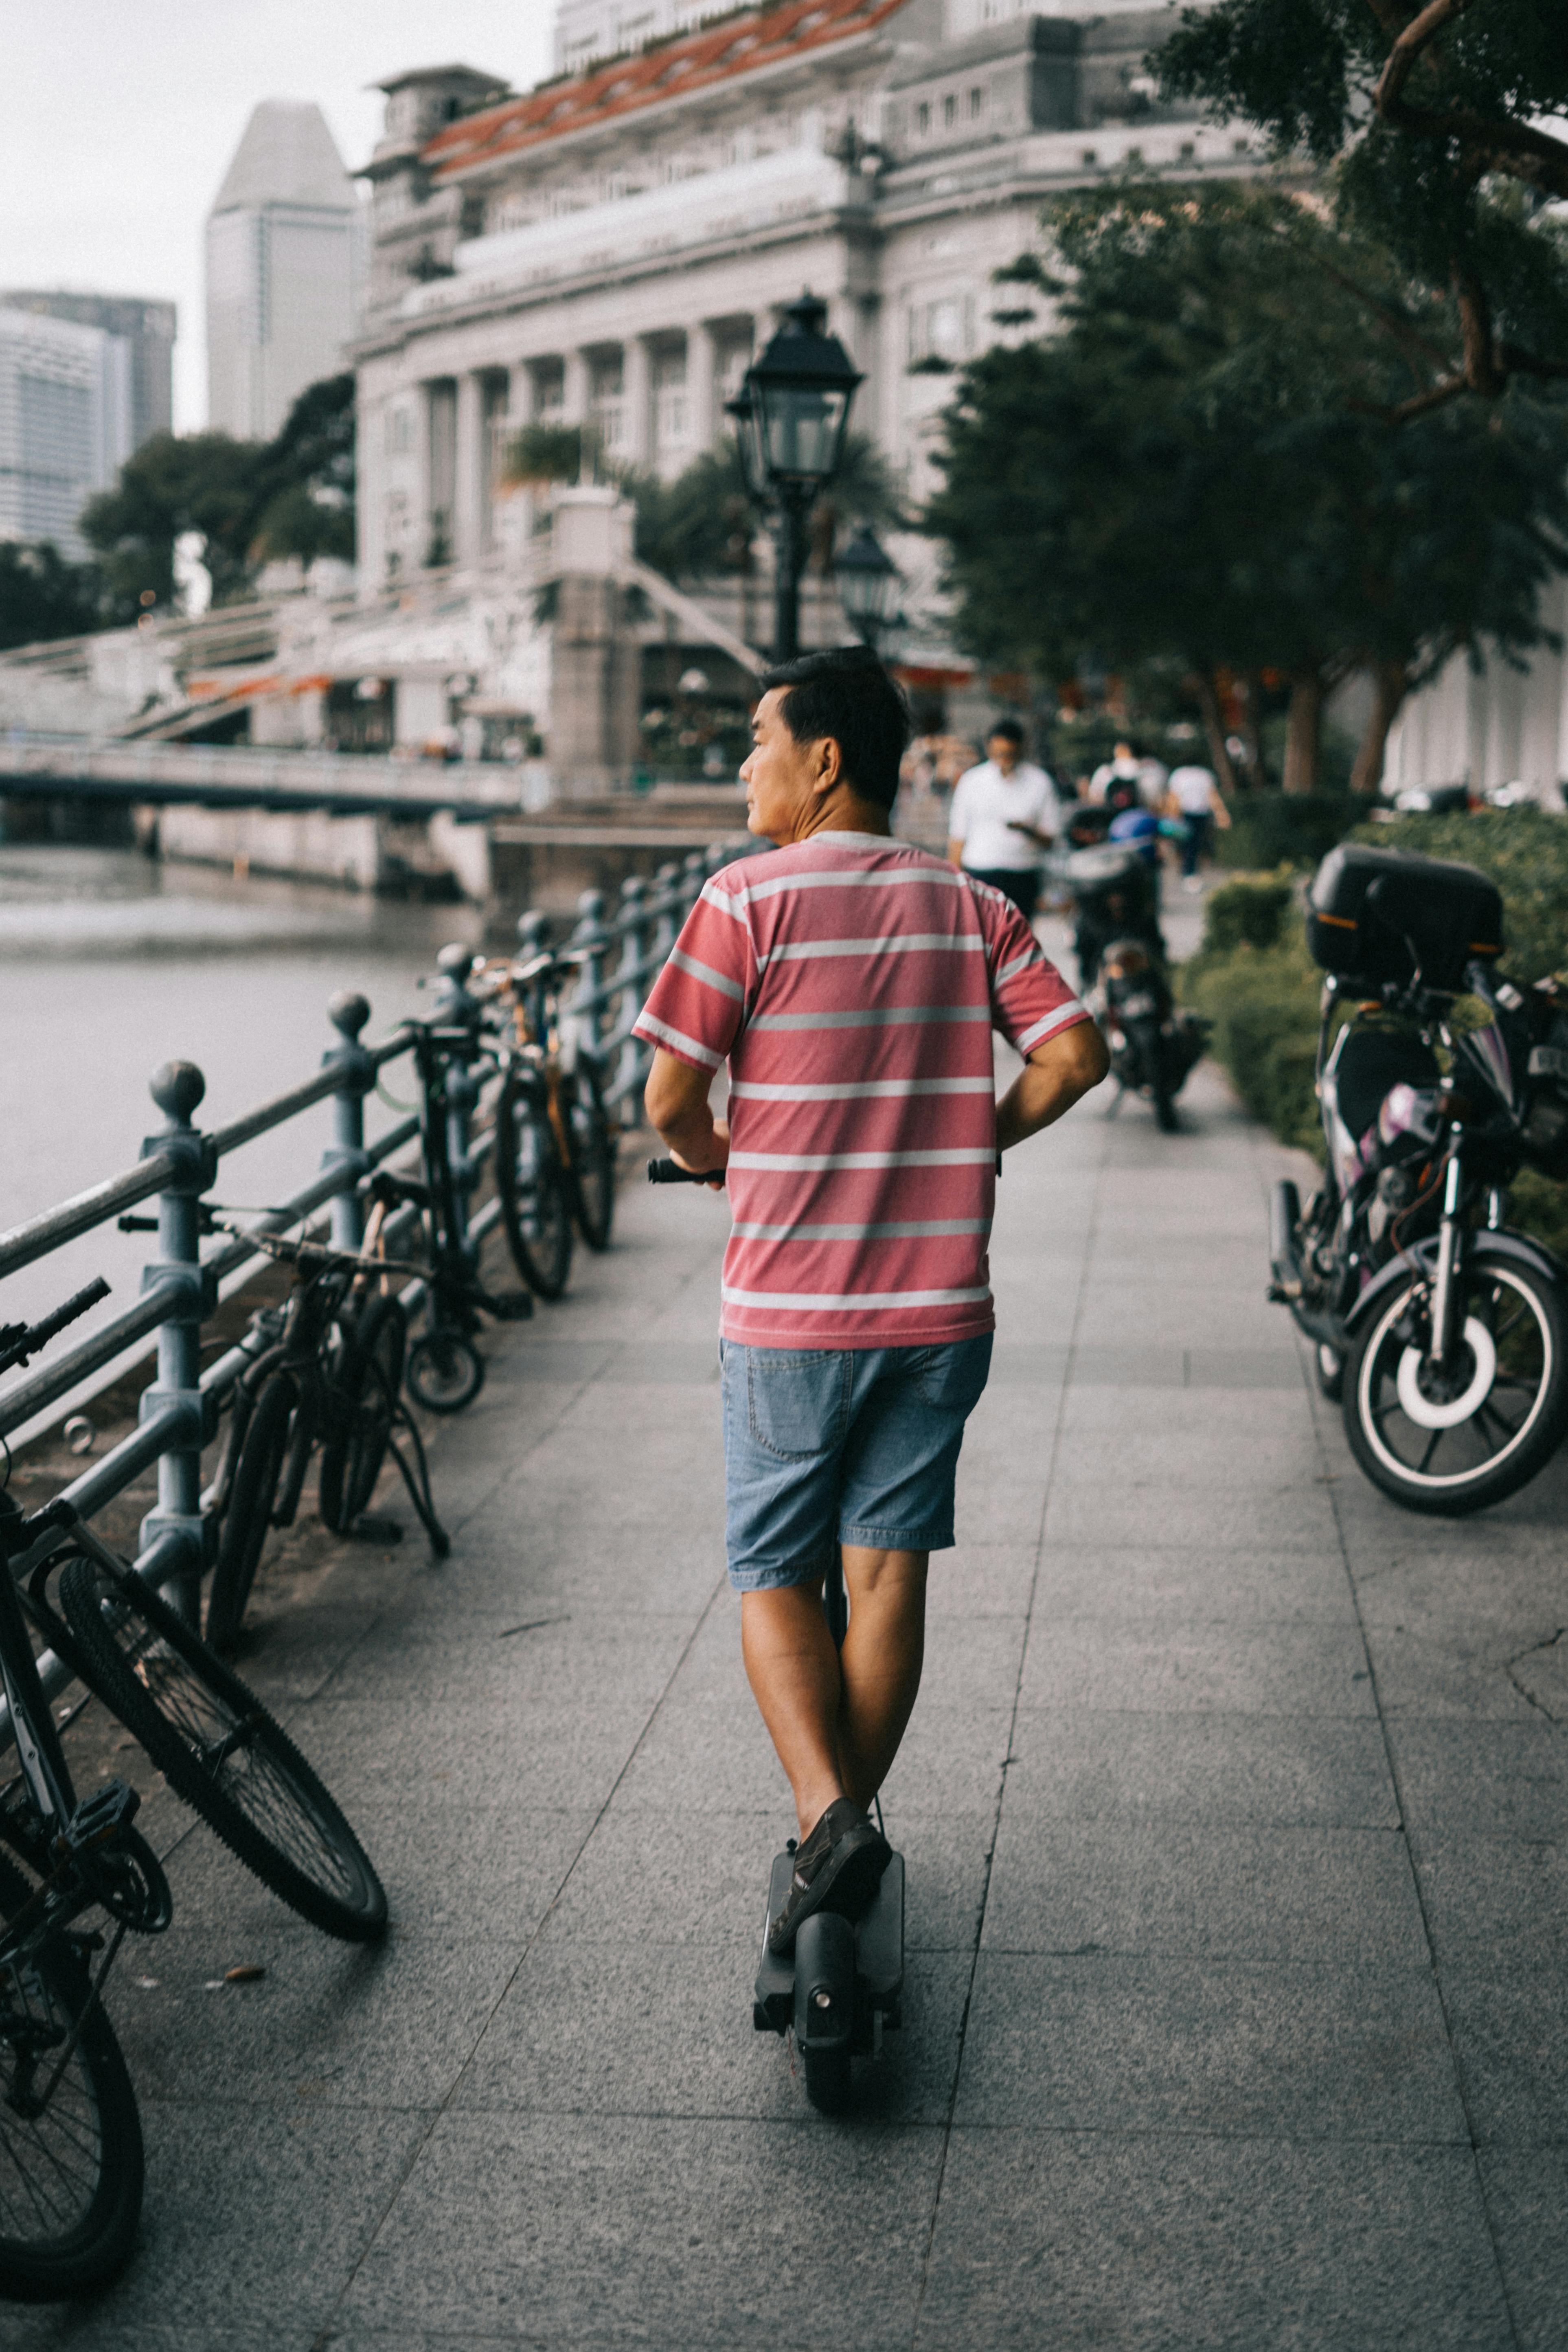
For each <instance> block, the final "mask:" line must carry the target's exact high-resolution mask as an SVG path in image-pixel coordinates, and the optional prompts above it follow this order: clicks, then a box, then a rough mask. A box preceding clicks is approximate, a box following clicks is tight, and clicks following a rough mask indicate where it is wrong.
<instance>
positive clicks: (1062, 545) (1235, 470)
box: [926, 184, 1568, 790]
mask: <svg viewBox="0 0 1568 2352" xmlns="http://www.w3.org/2000/svg"><path fill="white" fill-rule="evenodd" d="M1047 219H1048V222H1049V225H1050V226H1051V228H1052V231H1053V235H1054V236H1055V239H1056V246H1057V251H1058V256H1059V257H1060V263H1061V265H1062V268H1060V270H1059V271H1058V273H1057V274H1053V273H1052V272H1051V271H1047V270H1046V269H1045V268H1042V266H1041V265H1040V264H1039V263H1038V262H1037V260H1034V259H1033V258H1031V257H1025V259H1023V260H1022V261H1020V262H1019V263H1018V264H1017V265H1016V267H1015V268H1014V269H1013V270H1011V271H1009V272H1007V273H1005V275H1006V277H1007V278H1009V279H1010V280H1012V281H1013V282H1014V283H1019V282H1022V283H1030V282H1031V281H1032V282H1033V283H1034V284H1035V285H1036V287H1037V289H1040V290H1043V291H1045V292H1046V293H1047V294H1049V295H1051V296H1052V297H1054V298H1055V299H1056V300H1057V302H1058V306H1059V320H1058V332H1057V333H1056V334H1054V335H1053V336H1052V337H1051V338H1050V339H1049V340H1048V341H1037V342H1033V343H1029V344H1026V345H1024V346H1022V347H1020V348H1016V349H1012V350H993V351H992V352H987V353H985V354H984V356H983V357H982V358H981V359H980V360H979V361H977V362H975V363H974V364H973V366H972V367H971V369H970V370H969V371H968V373H967V374H966V376H965V377H964V379H963V383H962V385H961V388H960V394H959V399H958V402H957V404H956V405H955V407H954V408H953V409H952V411H950V413H949V417H948V420H947V428H946V436H947V446H946V454H945V457H944V459H943V461H942V462H943V464H944V466H945V470H946V487H945V488H944V489H943V491H942V493H941V494H940V495H939V497H938V498H937V499H936V500H935V501H934V502H933V504H932V506H931V509H929V511H928V515H927V518H926V520H927V522H928V526H929V527H930V528H931V529H932V530H936V531H938V532H939V533H940V534H941V535H942V537H943V538H944V539H945V540H946V541H947V542H948V545H949V549H950V577H951V580H952V585H953V586H954V587H955V588H956V589H957V590H958V592H959V595H960V598H961V610H962V617H963V630H964V634H965V636H966V639H967V641H968V642H969V643H970V645H971V646H972V647H973V650H974V651H975V652H977V653H979V654H981V655H982V656H985V657H987V658H989V659H992V660H994V661H996V662H997V663H999V664H1002V663H1010V664H1012V665H1014V666H1018V665H1020V664H1021V665H1023V666H1025V667H1033V668H1035V669H1037V671H1039V672H1041V673H1043V674H1044V675H1046V676H1053V675H1054V676H1057V677H1061V676H1063V675H1068V674H1070V673H1071V671H1072V670H1073V668H1074V667H1076V666H1077V665H1078V664H1079V663H1080V662H1082V661H1084V660H1086V659H1092V661H1093V662H1094V663H1095V664H1096V665H1097V666H1099V667H1105V666H1110V667H1112V668H1116V669H1123V670H1125V669H1130V668H1132V667H1136V666H1138V665H1139V664H1141V663H1145V662H1150V661H1168V660H1170V659H1172V658H1176V659H1179V660H1180V661H1181V662H1183V663H1184V665H1185V667H1187V669H1188V670H1189V671H1190V672H1191V673H1192V675H1193V677H1194V682H1195V686H1196V689H1197V694H1198V699H1199V703H1200V707H1201V708H1202V709H1204V712H1205V720H1206V721H1207V723H1208V726H1209V731H1210V735H1211V740H1215V738H1216V737H1222V736H1223V730H1222V729H1221V728H1220V724H1219V717H1218V696H1217V692H1216V689H1215V677H1216V673H1217V672H1218V671H1219V670H1220V669H1222V668H1223V669H1228V670H1230V671H1232V672H1234V673H1236V674H1237V675H1240V676H1246V675H1248V674H1255V673H1258V672H1260V671H1263V670H1266V669H1267V670H1277V671H1280V672H1283V673H1284V674H1285V676H1286V677H1288V679H1289V686H1290V727H1289V744H1288V751H1287V763H1286V783H1287V787H1288V788H1289V789H1293V790H1310V789H1311V786H1312V784H1313V782H1314V781H1315V777H1316V772H1317V761H1318V739H1319V732H1320V728H1321V711H1322V706H1323V702H1324V700H1325V698H1326V697H1327V695H1328V694H1329V693H1330V692H1331V690H1332V688H1333V687H1334V686H1335V685H1336V684H1337V683H1339V682H1340V681H1341V680H1342V678H1344V677H1347V676H1348V675H1349V674H1350V673H1351V672H1352V671H1353V670H1366V671H1368V672H1369V673H1371V675H1372V676H1373V679H1374V681H1375V685H1376V691H1377V700H1378V707H1377V709H1376V711H1375V712H1374V716H1373V723H1372V725H1371V726H1369V729H1368V732H1367V738H1366V740H1365V741H1364V742H1363V747H1362V755H1361V758H1360V759H1359V761H1358V766H1357V782H1359V783H1361V784H1362V785H1363V787H1365V788H1368V789H1371V788H1373V786H1374V785H1375V783H1376V782H1377V780H1378V777H1379V776H1380V774H1381V769H1382V754H1383V744H1384V739H1385V737H1386V733H1387V729H1388V725H1389V722H1390V721H1391V719H1392V718H1393V716H1394V712H1395V711H1396V710H1397V709H1398V707H1399V703H1400V701H1401V700H1402V699H1403V698H1404V696H1405V694H1406V693H1407V692H1408V691H1409V690H1410V688H1412V687H1413V686H1414V685H1416V684H1418V683H1420V682H1421V680H1422V679H1423V678H1424V677H1426V676H1429V675H1430V674H1431V672H1432V670H1433V669H1434V668H1435V667H1436V666H1438V665H1439V664H1440V663H1441V662H1442V661H1445V660H1447V657H1448V656H1449V655H1450V654H1451V653H1452V652H1453V651H1454V650H1455V649H1456V647H1458V646H1476V645H1477V644H1478V642H1479V640H1480V639H1481V638H1482V637H1486V638H1489V639H1490V640H1492V641H1494V642H1496V643H1498V644H1500V646H1502V647H1503V648H1504V649H1505V651H1511V652H1515V653H1517V652H1519V651H1521V650H1523V649H1525V648H1528V647H1529V646H1531V645H1534V644H1538V643H1540V642H1542V638H1543V637H1544V635H1545V634H1546V633H1545V632H1544V630H1543V629H1542V625H1541V624H1540V622H1539V620H1538V618H1537V614H1536V602H1537V596H1538V593H1539V590H1540V588H1541V586H1542V583H1543V582H1544V581H1545V579H1546V578H1547V577H1548V576H1549V575H1550V574H1551V573H1552V571H1553V570H1555V569H1559V568H1563V567H1564V566H1568V494H1565V492H1564V488H1563V480H1564V469H1565V467H1568V406H1565V405H1564V404H1563V401H1562V400H1561V399H1560V398H1559V397H1557V396H1556V395H1555V394H1550V393H1549V394H1546V396H1544V397H1541V398H1532V397H1530V396H1528V395H1526V394H1524V393H1523V391H1522V390H1521V389H1519V388H1517V387H1516V388H1515V389H1514V390H1512V391H1510V394H1509V395H1508V396H1507V397H1506V398H1505V399H1502V400H1500V402H1499V403H1498V404H1495V405H1494V406H1493V407H1491V408H1490V409H1483V408H1481V407H1480V406H1479V404H1473V403H1468V404H1446V405H1444V406H1443V407H1441V408H1438V409H1434V410H1431V411H1429V412H1427V413H1425V414H1424V415H1421V416H1420V417H1418V418H1416V419H1415V420H1413V421H1411V422H1410V423H1408V424H1406V425H1404V426H1403V427H1400V426H1395V425H1392V424H1390V423H1389V422H1388V421H1387V417H1388V413H1389V410H1390V408H1391V406H1392V405H1394V404H1395V403H1394V394H1395V392H1396V391H1397V389H1398V387H1399V386H1400V384H1401V383H1402V382H1403V381H1404V380H1405V376H1406V374H1407V372H1408V368H1409V365H1410V361H1409V358H1408V356H1407V353H1406V351H1405V345H1404V341H1403V340H1402V338H1403V336H1404V334H1405V331H1409V332H1411V333H1415V334H1420V333H1423V332H1424V331H1426V327H1427V326H1428V325H1429V323H1430V313H1431V310H1432V307H1433V305H1432V299H1431V298H1428V297H1426V296H1425V295H1424V294H1423V293H1422V292H1421V290H1420V289H1415V290H1414V291H1412V289H1410V288H1409V286H1408V284H1407V282H1406V281H1405V278H1404V277H1403V275H1402V273H1401V272H1400V270H1399V269H1398V268H1397V265H1396V264H1395V262H1394V259H1393V258H1392V257H1390V256H1388V255H1387V254H1386V253H1384V252H1383V251H1382V250H1381V249H1380V248H1377V247H1373V246H1371V245H1369V244H1368V243H1367V242H1366V241H1365V240H1363V239H1357V238H1354V237H1352V236H1350V235H1349V234H1348V233H1346V232H1345V231H1343V230H1342V229H1340V228H1337V227H1335V226H1333V225H1332V224H1331V222H1330V221H1328V220H1327V219H1325V218H1324V217H1323V215H1322V211H1321V207H1317V206H1315V205H1313V204H1312V203H1311V202H1310V201H1307V200H1304V199H1302V198H1301V197H1300V196H1299V195H1295V194H1290V193H1289V192H1286V191H1280V190H1272V189H1257V188H1250V189H1249V188H1243V187H1238V186H1229V187H1219V188H1199V189H1193V188H1171V187H1168V186H1162V185H1156V184H1147V185H1145V184H1128V185H1126V186H1124V187H1122V188H1121V189H1119V190H1115V191H1111V192H1109V193H1106V194H1098V195H1094V196H1086V197H1082V198H1075V199H1072V200H1067V201H1064V202H1063V203H1061V204H1060V205H1058V206H1056V207H1054V208H1053V210H1052V212H1051V213H1050V214H1049V215H1047ZM1373 305H1378V306H1381V307H1382V309H1383V310H1384V313H1385V314H1386V315H1388V316H1389V317H1392V318H1396V319H1397V320H1398V321H1399V322H1400V327H1401V334H1400V335H1397V336H1396V335H1394V334H1392V333H1391V334H1388V335H1384V336H1380V337H1377V338H1373V339H1371V340H1369V338H1368V336H1367V333H1366V319H1367V315H1368V310H1369V306H1373Z"/></svg>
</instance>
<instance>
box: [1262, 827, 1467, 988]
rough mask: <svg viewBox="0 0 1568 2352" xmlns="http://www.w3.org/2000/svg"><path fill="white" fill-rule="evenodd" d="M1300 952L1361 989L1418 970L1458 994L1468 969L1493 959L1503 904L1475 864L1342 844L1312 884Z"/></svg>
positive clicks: (1429, 983) (1407, 977)
mask: <svg viewBox="0 0 1568 2352" xmlns="http://www.w3.org/2000/svg"><path fill="white" fill-rule="evenodd" d="M1307 945H1308V947H1309V949H1310V950H1311V954H1312V959H1313V961H1314V962H1316V963H1318V964H1321V966H1322V969H1323V970H1324V971H1332V972H1338V973H1340V974H1341V975H1342V977H1343V978H1345V979H1347V980H1352V979H1353V980H1358V981H1363V982H1365V983H1366V984H1367V985H1368V986H1369V987H1373V988H1378V987H1382V986H1383V985H1384V982H1389V981H1394V982H1409V981H1412V980H1414V979H1415V977H1416V975H1417V973H1418V972H1419V975H1420V978H1421V980H1422V982H1423V984H1424V985H1425V986H1426V987H1427V988H1434V989H1441V990H1447V991H1451V992H1456V993H1457V992H1458V991H1460V990H1462V989H1463V987H1464V985H1465V967H1466V965H1467V964H1468V963H1471V962H1473V961H1475V960H1476V959H1477V958H1479V959H1480V961H1483V962H1487V963H1490V962H1493V961H1495V960H1496V959H1497V957H1499V956H1500V954H1501V953H1502V899H1501V898H1500V896H1499V893H1498V887H1497V885H1496V883H1495V882H1492V881H1489V879H1488V877H1486V875H1484V874H1482V873H1480V872H1479V870H1478V868H1477V867H1475V866H1459V865H1457V864H1454V863H1452V862H1451V861H1450V860H1449V859H1447V858H1446V857H1417V856H1415V855H1414V853H1412V852H1411V851H1408V850H1403V849H1366V848H1363V846H1362V845H1361V844H1360V843H1359V842H1349V841H1344V842H1342V843H1341V844H1340V846H1339V847H1338V848H1337V849H1331V850H1330V852H1329V854H1328V856H1326V857H1325V858H1324V860H1323V862H1322V864H1321V866H1319V868H1318V871H1317V873H1316V875H1315V876H1314V877H1313V881H1312V887H1311V889H1310V892H1309V894H1308V898H1307Z"/></svg>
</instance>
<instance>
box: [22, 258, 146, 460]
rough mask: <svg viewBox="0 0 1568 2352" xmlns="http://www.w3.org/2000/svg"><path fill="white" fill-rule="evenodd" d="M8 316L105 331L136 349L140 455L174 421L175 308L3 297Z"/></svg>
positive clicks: (118, 298)
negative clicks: (24, 313) (28, 314)
mask: <svg viewBox="0 0 1568 2352" xmlns="http://www.w3.org/2000/svg"><path fill="white" fill-rule="evenodd" d="M0 303H3V304H4V305H5V309H6V310H31V311H32V312H33V313H34V314H35V316H36V317H37V318H40V319H68V320H70V321H71V323H72V324H73V325H74V326H78V327H100V328H101V329H102V331H103V332H104V333H105V334H106V335H118V336H119V337H120V339H121V341H122V342H124V343H128V344H129V345H130V349H131V446H132V449H133V450H134V449H140V447H141V446H142V442H143V441H148V440H151V438H152V436H153V434H154V433H167V432H168V431H169V429H170V427H171V426H172V425H173V424H174V331H175V324H176V320H175V311H174V304H173V303H172V302H149V301H143V300H142V299H140V298H139V297H136V296H133V295H129V294H75V293H67V292H65V291H64V290H63V289H58V288H57V289H54V290H53V291H52V292H45V293H37V292H26V293H15V294H5V293H0Z"/></svg>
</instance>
